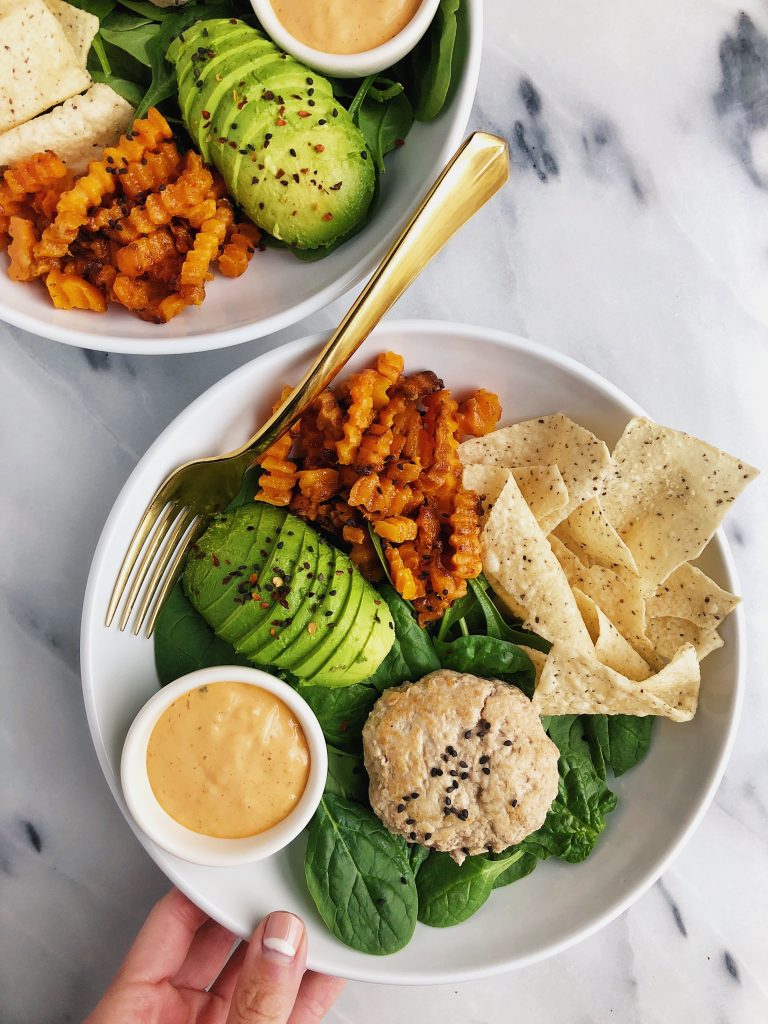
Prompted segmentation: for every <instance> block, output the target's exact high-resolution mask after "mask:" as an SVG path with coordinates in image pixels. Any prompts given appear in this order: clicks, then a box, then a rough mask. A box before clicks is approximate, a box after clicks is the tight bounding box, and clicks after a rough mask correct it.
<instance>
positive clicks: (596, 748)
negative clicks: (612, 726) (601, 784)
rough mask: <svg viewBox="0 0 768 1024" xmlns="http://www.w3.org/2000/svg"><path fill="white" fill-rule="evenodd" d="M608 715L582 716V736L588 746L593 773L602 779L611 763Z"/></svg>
mask: <svg viewBox="0 0 768 1024" xmlns="http://www.w3.org/2000/svg"><path fill="white" fill-rule="evenodd" d="M608 718H609V716H608V715H582V716H581V721H582V724H583V726H584V735H585V736H586V739H587V743H588V744H589V756H590V757H591V758H592V764H593V765H594V766H595V771H596V772H597V774H598V775H599V776H600V778H601V779H604V778H605V776H606V769H607V767H608V765H609V764H610V763H611V757H610V736H609V732H608Z"/></svg>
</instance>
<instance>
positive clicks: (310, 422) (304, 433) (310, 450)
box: [298, 408, 338, 479]
mask: <svg viewBox="0 0 768 1024" xmlns="http://www.w3.org/2000/svg"><path fill="white" fill-rule="evenodd" d="M298 446H299V451H300V452H301V461H302V464H303V465H304V468H305V469H316V468H318V467H321V466H324V465H325V464H326V458H325V442H324V439H323V435H322V433H321V431H320V430H319V429H318V426H317V414H316V413H315V410H314V408H309V409H308V410H307V411H306V413H305V414H304V415H303V416H302V417H301V421H300V424H299V432H298ZM337 479H338V472H337Z"/></svg>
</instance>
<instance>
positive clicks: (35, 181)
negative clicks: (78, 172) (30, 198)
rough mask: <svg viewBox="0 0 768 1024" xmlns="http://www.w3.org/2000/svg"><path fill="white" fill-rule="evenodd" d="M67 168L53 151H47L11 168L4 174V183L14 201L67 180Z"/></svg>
mask: <svg viewBox="0 0 768 1024" xmlns="http://www.w3.org/2000/svg"><path fill="white" fill-rule="evenodd" d="M66 176H67V168H66V165H65V163H64V161H63V160H61V159H60V158H59V157H58V156H56V154H55V153H54V152H53V150H50V149H46V150H45V151H43V152H41V153H33V154H32V156H29V157H27V158H26V159H25V160H20V161H19V162H18V163H16V164H14V165H13V166H12V167H9V168H8V170H7V171H6V172H5V173H4V174H3V181H4V182H5V185H6V187H7V189H8V192H9V193H10V195H11V196H12V197H13V198H14V199H22V198H23V197H24V196H26V195H31V194H34V193H37V192H39V191H40V190H41V189H44V188H49V187H50V186H51V185H53V184H54V183H55V182H56V181H58V180H60V179H62V178H66Z"/></svg>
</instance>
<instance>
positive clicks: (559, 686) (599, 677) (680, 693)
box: [533, 643, 700, 722]
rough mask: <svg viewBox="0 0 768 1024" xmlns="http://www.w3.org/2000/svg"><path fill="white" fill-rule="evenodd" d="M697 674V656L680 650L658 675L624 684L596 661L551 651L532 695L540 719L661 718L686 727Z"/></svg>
mask: <svg viewBox="0 0 768 1024" xmlns="http://www.w3.org/2000/svg"><path fill="white" fill-rule="evenodd" d="M699 681H700V670H699V661H698V658H697V657H696V651H695V650H694V649H693V647H691V646H685V647H681V648H680V650H679V651H678V652H677V654H676V655H675V657H674V658H673V659H672V661H670V662H669V664H668V665H665V666H664V668H663V669H661V671H660V672H658V673H657V674H656V675H653V676H649V678H648V679H644V680H642V681H641V682H637V681H635V680H633V679H628V678H627V677H626V676H623V675H621V673H619V672H616V671H614V670H613V669H612V668H609V667H608V666H607V665H603V664H602V663H601V662H599V661H598V660H597V658H596V657H594V655H593V656H590V655H588V654H586V655H585V654H582V653H578V652H576V651H573V650H570V649H569V648H568V647H567V645H566V644H564V643H558V644H555V645H554V646H553V647H552V650H551V651H550V652H549V655H548V656H547V661H546V663H545V665H544V668H543V669H542V672H541V678H540V680H539V683H538V685H537V687H536V691H535V693H534V695H533V706H534V707H535V708H536V711H537V712H538V713H539V714H540V715H603V714H606V715H641V716H642V715H660V716H662V717H664V718H670V719H672V721H673V722H688V721H690V719H691V718H693V716H694V714H695V713H696V707H697V705H698V698H699Z"/></svg>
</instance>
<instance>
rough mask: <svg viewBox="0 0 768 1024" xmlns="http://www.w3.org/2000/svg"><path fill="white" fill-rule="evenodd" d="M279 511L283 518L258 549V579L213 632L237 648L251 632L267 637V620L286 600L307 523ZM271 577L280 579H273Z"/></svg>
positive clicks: (278, 615) (279, 611) (274, 615)
mask: <svg viewBox="0 0 768 1024" xmlns="http://www.w3.org/2000/svg"><path fill="white" fill-rule="evenodd" d="M279 511H280V515H281V516H282V517H283V521H282V523H281V525H280V526H279V528H278V529H277V530H276V531H275V530H272V531H271V533H270V536H267V537H266V538H265V540H264V548H262V549H261V551H259V552H258V554H259V556H260V561H259V568H258V569H257V570H255V572H256V574H257V576H258V579H257V580H256V581H255V583H254V584H253V585H252V586H251V587H249V592H248V595H247V596H248V600H247V601H244V602H242V603H241V604H240V606H239V607H236V608H235V609H234V610H233V611H232V612H230V614H229V616H228V617H227V618H226V619H225V620H224V621H223V622H221V623H220V624H219V625H218V626H217V627H216V633H217V634H218V635H219V636H220V637H221V639H222V640H226V641H227V643H230V644H232V646H233V647H234V648H235V650H237V651H239V650H240V649H241V647H242V645H243V644H244V643H247V642H248V641H249V640H250V639H251V637H252V636H253V635H254V634H258V635H260V636H263V638H264V639H265V640H266V639H268V632H269V628H270V624H271V622H272V620H273V619H275V618H278V617H280V616H281V614H282V602H284V601H285V600H286V597H287V593H288V590H289V587H290V580H291V578H292V576H293V574H294V572H295V568H296V564H297V560H298V557H299V550H300V548H301V542H302V539H303V537H304V533H305V531H306V529H307V527H306V524H305V523H303V522H302V521H301V519H297V518H296V517H295V516H292V515H289V514H286V513H285V511H284V510H282V509H280V510H279ZM235 528H236V527H235ZM263 551H266V558H265V557H263V555H262V552H263ZM274 580H281V581H282V582H281V583H275V582H273V581H274ZM254 594H255V595H257V596H258V598H259V600H257V599H256V597H254V596H253V595H254ZM265 605H266V607H265Z"/></svg>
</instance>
